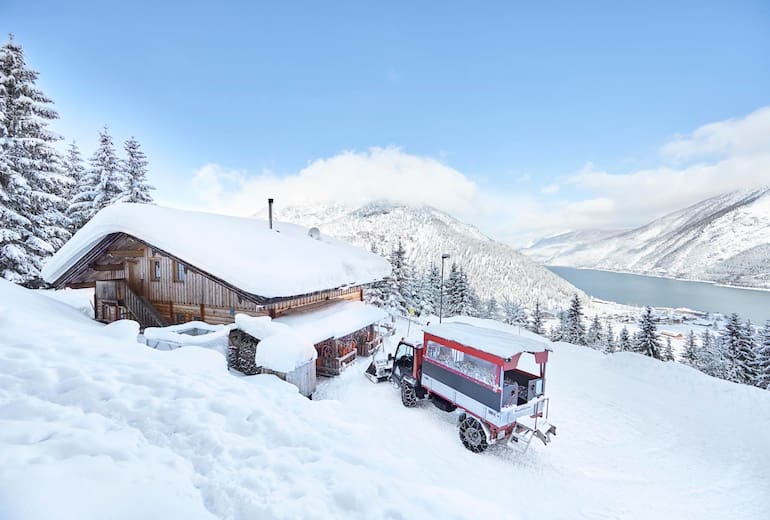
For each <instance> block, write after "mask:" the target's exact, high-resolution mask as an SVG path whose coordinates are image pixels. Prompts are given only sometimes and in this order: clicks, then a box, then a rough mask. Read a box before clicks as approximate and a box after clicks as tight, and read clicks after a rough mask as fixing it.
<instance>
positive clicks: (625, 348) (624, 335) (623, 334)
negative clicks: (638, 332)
mask: <svg viewBox="0 0 770 520" xmlns="http://www.w3.org/2000/svg"><path fill="white" fill-rule="evenodd" d="M618 349H619V350H620V352H633V350H634V347H633V344H632V343H631V336H630V335H629V334H628V327H626V326H625V325H624V326H623V328H622V329H620V336H619V337H618Z"/></svg>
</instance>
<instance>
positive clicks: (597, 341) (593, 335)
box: [586, 314, 604, 349]
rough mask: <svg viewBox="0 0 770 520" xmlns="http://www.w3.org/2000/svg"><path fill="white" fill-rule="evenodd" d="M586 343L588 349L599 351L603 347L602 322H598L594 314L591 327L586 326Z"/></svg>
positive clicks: (596, 315) (597, 316)
mask: <svg viewBox="0 0 770 520" xmlns="http://www.w3.org/2000/svg"><path fill="white" fill-rule="evenodd" d="M586 343H587V344H588V346H589V347H591V348H595V349H601V348H602V346H603V345H604V331H603V330H602V322H601V321H599V315H598V314H594V318H593V320H591V325H589V326H588V332H587V333H586Z"/></svg>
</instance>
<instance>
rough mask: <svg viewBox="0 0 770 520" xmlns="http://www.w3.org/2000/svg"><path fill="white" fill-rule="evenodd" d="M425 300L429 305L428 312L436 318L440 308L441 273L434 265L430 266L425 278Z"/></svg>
mask: <svg viewBox="0 0 770 520" xmlns="http://www.w3.org/2000/svg"><path fill="white" fill-rule="evenodd" d="M425 279H426V282H425V299H426V300H427V301H428V302H429V303H430V307H431V309H430V312H431V313H432V314H435V315H437V316H438V313H439V307H440V306H441V291H442V289H443V288H442V287H441V282H442V280H441V271H439V269H438V267H437V266H436V264H431V266H430V269H428V274H427V275H426V277H425Z"/></svg>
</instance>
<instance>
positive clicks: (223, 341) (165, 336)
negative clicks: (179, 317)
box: [144, 321, 235, 356]
mask: <svg viewBox="0 0 770 520" xmlns="http://www.w3.org/2000/svg"><path fill="white" fill-rule="evenodd" d="M234 328H235V325H234V324H230V325H210V324H208V323H205V322H202V321H189V322H187V323H182V324H178V325H170V326H168V327H147V328H146V329H144V340H145V343H146V344H147V345H148V346H150V347H152V348H157V349H161V350H172V349H175V348H178V347H185V346H186V347H189V346H195V347H202V348H210V349H213V350H216V351H217V352H219V353H220V354H222V355H223V356H226V355H227V344H228V335H229V334H230V331H231V330H233V329H234Z"/></svg>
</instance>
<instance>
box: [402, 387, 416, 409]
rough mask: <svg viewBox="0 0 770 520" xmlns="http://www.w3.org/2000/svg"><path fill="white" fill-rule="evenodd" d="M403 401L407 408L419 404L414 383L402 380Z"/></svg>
mask: <svg viewBox="0 0 770 520" xmlns="http://www.w3.org/2000/svg"><path fill="white" fill-rule="evenodd" d="M401 402H402V403H404V406H406V407H407V408H414V407H415V406H417V392H416V391H415V389H414V387H413V386H412V385H410V384H409V383H407V382H404V381H402V382H401Z"/></svg>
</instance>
